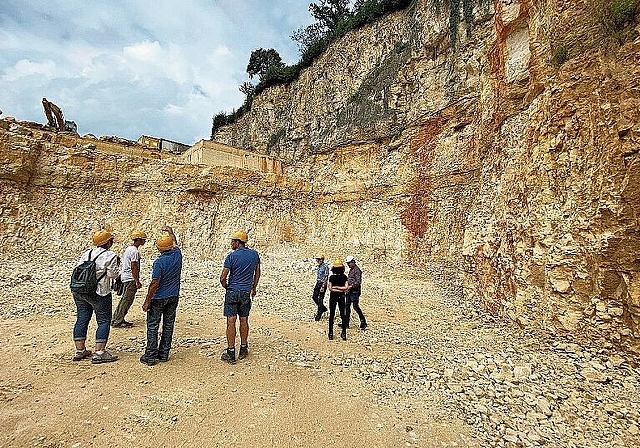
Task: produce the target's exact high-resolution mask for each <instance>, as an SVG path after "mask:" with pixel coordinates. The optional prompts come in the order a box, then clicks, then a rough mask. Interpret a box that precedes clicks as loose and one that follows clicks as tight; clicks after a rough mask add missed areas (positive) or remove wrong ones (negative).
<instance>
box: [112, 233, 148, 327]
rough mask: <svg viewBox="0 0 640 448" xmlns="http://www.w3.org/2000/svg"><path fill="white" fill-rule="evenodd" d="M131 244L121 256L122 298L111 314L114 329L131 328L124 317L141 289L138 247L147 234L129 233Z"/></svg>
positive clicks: (130, 324)
mask: <svg viewBox="0 0 640 448" xmlns="http://www.w3.org/2000/svg"><path fill="white" fill-rule="evenodd" d="M131 240H132V241H133V243H132V244H131V245H129V247H127V248H126V249H125V251H124V255H123V256H122V268H121V269H120V280H122V297H121V298H120V302H119V303H118V306H117V307H116V310H115V311H114V313H113V318H112V319H111V326H112V327H116V328H128V327H132V326H133V324H132V323H131V322H127V321H126V320H125V317H126V315H127V313H128V312H129V308H131V305H132V304H133V301H134V299H135V297H136V291H138V289H140V288H141V287H142V282H140V246H142V245H143V244H144V243H145V242H146V241H147V234H146V233H144V232H142V231H140V230H134V231H133V232H131Z"/></svg>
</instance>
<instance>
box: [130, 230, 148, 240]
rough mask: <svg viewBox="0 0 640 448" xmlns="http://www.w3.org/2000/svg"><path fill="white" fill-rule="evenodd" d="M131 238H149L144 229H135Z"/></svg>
mask: <svg viewBox="0 0 640 448" xmlns="http://www.w3.org/2000/svg"><path fill="white" fill-rule="evenodd" d="M131 239H132V240H138V239H139V240H146V239H147V234H146V233H144V232H143V231H142V230H134V231H133V232H131Z"/></svg>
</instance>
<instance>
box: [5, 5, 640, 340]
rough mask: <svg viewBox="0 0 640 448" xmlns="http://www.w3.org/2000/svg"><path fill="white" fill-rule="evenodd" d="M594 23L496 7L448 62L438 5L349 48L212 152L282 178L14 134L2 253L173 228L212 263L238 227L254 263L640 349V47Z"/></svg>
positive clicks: (261, 102) (586, 16)
mask: <svg viewBox="0 0 640 448" xmlns="http://www.w3.org/2000/svg"><path fill="white" fill-rule="evenodd" d="M594 4H595V3H594ZM594 7H595V6H593V5H592V4H591V3H590V2H583V1H577V0H575V1H567V2H559V1H558V2H554V1H551V0H548V1H516V0H496V1H494V2H493V3H491V2H488V3H485V6H481V7H478V8H476V10H475V23H474V27H473V32H472V35H471V37H467V36H466V35H465V33H464V29H463V28H461V29H460V34H459V36H460V43H459V45H458V46H457V47H456V48H455V49H453V48H451V45H450V40H449V36H448V24H447V21H446V17H445V12H443V11H438V10H436V9H435V8H433V6H432V4H431V2H428V1H417V2H415V4H414V5H413V6H411V7H410V8H409V9H407V10H406V11H402V12H398V13H395V14H392V15H391V16H389V17H387V18H385V19H384V20H382V21H379V22H377V23H375V24H372V25H369V26H367V27H364V28H363V29H360V30H357V31H355V32H352V33H350V34H348V35H347V36H345V37H344V38H343V39H342V40H340V41H338V42H336V43H335V44H333V45H332V46H331V47H330V48H329V50H328V51H327V52H326V54H324V55H323V56H322V57H320V58H319V60H317V61H316V62H314V64H313V65H312V66H311V67H310V68H308V69H306V70H305V71H303V72H302V74H301V75H300V78H299V79H298V80H296V81H295V82H293V83H291V84H290V85H287V86H278V87H272V88H269V89H267V90H265V91H263V92H262V93H261V94H260V95H258V96H257V97H256V98H255V99H254V101H253V105H252V108H251V111H249V112H248V113H247V114H246V115H244V116H243V117H242V118H241V119H240V120H239V121H238V122H237V123H235V124H233V125H228V126H226V127H224V128H221V129H220V130H219V132H218V133H217V134H216V135H215V136H214V138H215V139H216V140H217V141H220V142H222V143H225V144H228V145H230V146H233V147H237V148H244V149H250V150H254V151H256V152H257V153H261V154H269V155H271V156H274V157H277V158H279V159H282V160H284V161H285V162H286V165H285V166H284V168H283V172H282V174H278V173H258V172H250V171H246V170H241V169H235V168H214V167H202V166H201V167H197V166H190V165H186V164H181V163H176V162H172V161H166V160H158V161H152V160H151V159H146V158H144V157H142V156H138V155H125V154H106V153H101V152H99V151H95V150H89V149H86V148H82V147H77V146H73V145H71V146H69V145H67V146H65V138H64V136H62V135H56V134H50V133H48V132H45V131H41V130H37V129H33V128H30V127H28V126H24V125H21V124H20V123H5V122H3V123H5V124H3V126H0V152H1V153H2V160H3V161H4V160H7V161H8V162H3V165H2V166H0V194H1V196H0V199H1V201H0V204H1V206H2V213H1V215H0V231H1V234H2V238H3V244H2V250H3V251H7V250H20V251H28V250H31V249H32V248H34V247H35V248H38V250H60V251H67V250H68V251H71V252H72V253H73V255H74V256H75V253H76V252H77V251H79V250H81V249H82V248H84V246H85V241H86V238H88V235H89V233H90V231H91V230H92V229H95V228H97V227H99V226H100V225H102V224H104V225H111V226H113V227H114V229H115V230H116V231H117V232H118V233H120V234H126V233H127V232H128V231H129V229H130V228H132V227H140V228H146V229H149V228H151V229H160V228H161V227H162V225H163V224H164V222H168V223H173V224H174V225H175V227H176V228H177V229H178V231H179V232H180V233H181V234H182V235H184V241H185V245H186V247H187V250H189V251H191V253H192V254H193V255H194V256H203V257H216V256H219V255H220V254H222V253H224V252H225V251H226V250H228V247H227V246H228V241H227V237H228V234H229V233H230V232H231V231H232V230H234V229H236V228H240V227H245V228H247V229H248V230H249V231H250V236H251V237H252V238H253V242H254V244H255V245H256V246H258V247H259V248H262V249H264V250H274V248H277V247H279V246H282V245H290V246H291V247H295V248H297V249H299V250H300V251H301V253H308V254H312V253H313V252H315V251H316V250H322V251H324V252H326V253H327V254H328V255H329V256H334V255H335V256H338V255H344V254H345V253H347V252H349V253H354V254H355V255H356V256H358V257H360V258H363V259H367V260H369V261H370V262H371V263H379V265H380V266H381V267H382V268H383V267H384V266H385V265H386V266H389V265H410V266H416V267H418V268H420V267H422V266H424V265H426V264H429V263H443V264H446V265H448V266H454V267H456V268H457V271H458V272H459V281H460V282H462V284H463V285H464V300H467V301H470V302H473V303H476V304H477V306H478V307H483V308H485V309H487V310H490V311H491V312H493V313H496V314H498V315H501V316H505V317H509V318H510V319H512V320H513V321H515V322H517V323H518V324H519V325H521V326H523V327H541V328H545V329H548V330H551V331H567V332H571V333H573V334H576V335H588V336H594V337H604V338H607V339H608V340H611V341H615V342H619V343H620V344H621V345H622V346H624V347H627V348H630V349H631V350H638V348H639V347H640V344H639V343H638V341H639V340H640V339H639V338H640V261H639V260H638V254H639V251H638V246H639V245H640V243H639V241H640V240H639V238H638V237H639V236H640V235H639V231H638V230H639V227H638V216H637V210H638V205H640V204H639V200H640V190H639V188H638V187H639V186H640V171H639V170H638V168H639V163H640V160H639V157H640V156H639V153H640V124H639V123H640V120H639V118H640V85H639V84H640V81H639V80H640V56H639V55H640V39H638V37H637V35H638V33H637V30H635V34H633V33H631V34H630V35H629V36H630V37H629V36H627V37H625V38H623V39H617V40H615V42H614V41H612V40H611V39H606V37H607V36H606V35H604V34H602V33H601V30H599V29H598V27H597V23H596V22H594V20H593V17H594V13H593V12H594V9H593V8H594ZM563 23H564V24H567V23H570V24H571V25H572V26H570V27H561V26H558V24H563ZM636 23H637V22H636ZM559 30H564V31H559ZM559 48H568V51H567V53H566V54H565V53H562V54H565V57H566V60H562V61H560V60H558V57H557V56H558V55H559V54H560V52H559V51H558V49H559ZM336 86H340V88H337V87H336ZM276 137H277V138H276ZM43 234H45V235H48V236H51V237H52V240H53V242H51V239H49V240H47V239H43V238H42V235H43ZM79 235H85V236H84V237H83V238H85V239H84V240H82V238H81V237H79ZM51 245H53V246H54V248H55V249H51Z"/></svg>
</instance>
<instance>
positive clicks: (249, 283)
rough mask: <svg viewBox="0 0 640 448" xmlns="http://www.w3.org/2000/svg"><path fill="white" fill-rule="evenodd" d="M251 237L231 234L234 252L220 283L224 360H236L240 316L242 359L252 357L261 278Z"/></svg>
mask: <svg viewBox="0 0 640 448" xmlns="http://www.w3.org/2000/svg"><path fill="white" fill-rule="evenodd" d="M248 239H249V236H248V235H247V232H245V231H244V230H239V231H237V232H234V233H233V235H231V248H232V249H233V252H231V253H230V254H229V255H227V258H225V260H224V268H223V269H222V273H221V274H220V284H221V285H222V287H223V288H224V289H225V290H226V292H225V294H224V315H225V316H226V318H227V329H226V330H227V349H226V350H225V351H224V352H223V353H222V360H223V361H226V362H228V363H229V364H235V363H236V318H237V317H240V353H238V359H244V358H246V357H247V356H249V343H248V338H249V311H250V310H251V299H253V298H254V297H255V295H256V288H257V287H258V281H259V280H260V256H259V255H258V252H257V251H255V250H253V249H249V248H248V247H246V244H247V241H248Z"/></svg>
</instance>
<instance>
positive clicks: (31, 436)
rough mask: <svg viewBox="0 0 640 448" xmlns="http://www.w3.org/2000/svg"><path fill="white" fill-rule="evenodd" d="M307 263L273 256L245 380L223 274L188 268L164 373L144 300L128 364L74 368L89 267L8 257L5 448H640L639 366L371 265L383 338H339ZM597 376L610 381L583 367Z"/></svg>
mask: <svg viewBox="0 0 640 448" xmlns="http://www.w3.org/2000/svg"><path fill="white" fill-rule="evenodd" d="M291 259H292V256H290V255H287V256H281V257H277V256H268V255H265V256H263V278H262V280H261V282H260V285H259V289H258V295H257V296H256V299H255V301H254V306H253V309H252V314H251V317H250V326H251V329H250V339H249V343H250V345H249V350H250V355H249V357H248V358H247V359H245V360H242V361H238V363H237V364H236V365H234V366H230V365H228V364H226V363H224V362H222V361H221V360H220V354H221V353H222V350H223V349H224V347H225V346H226V341H225V337H224V325H225V322H224V318H223V316H222V298H223V294H222V293H223V291H222V289H221V287H220V286H219V285H218V284H217V279H218V276H219V272H220V269H221V266H220V265H219V263H216V262H196V261H193V260H190V259H188V257H187V258H186V259H185V268H184V270H183V282H182V289H181V299H180V304H179V307H178V316H177V320H176V329H175V334H174V344H173V348H172V351H171V354H170V359H169V361H168V362H166V363H160V364H158V365H155V366H152V367H149V366H146V365H144V364H141V363H140V362H139V357H140V355H141V354H142V351H143V348H144V344H145V335H146V329H145V315H144V313H143V312H142V310H141V309H140V305H141V302H142V297H143V293H142V292H139V293H138V297H137V298H136V301H135V303H134V305H133V307H132V309H131V311H130V312H129V315H128V316H127V319H128V320H130V321H132V322H133V323H134V324H135V325H134V327H132V328H129V329H112V331H111V336H110V339H109V343H108V347H107V348H108V349H109V351H111V352H112V353H113V354H117V355H119V356H120V360H118V361H117V362H114V363H110V364H103V365H92V364H91V362H90V361H89V360H85V361H81V362H72V361H71V357H72V355H73V342H72V338H71V331H72V327H73V324H74V322H75V306H74V305H73V301H72V298H71V295H70V293H69V292H68V286H67V283H68V277H69V274H70V272H71V269H72V264H73V261H72V260H69V261H65V262H60V261H59V260H50V261H47V262H43V264H42V266H43V267H44V269H34V266H33V262H32V261H30V260H27V259H12V258H9V257H4V258H3V257H0V290H1V291H2V295H1V296H0V319H1V320H2V325H1V326H0V446H1V447H25V446H33V447H73V448H77V447H87V446H93V447H103V446H114V447H118V446H136V447H147V446H149V447H151V446H154V447H157V446H163V447H176V446H178V447H179V446H186V447H190V446H195V447H217V446H220V447H222V446H252V447H253V446H255V447H259V446H283V447H325V446H340V447H363V446H370V447H405V446H419V447H480V446H501V447H502V446H506V447H511V446H513V447H516V446H541V445H545V446H603V445H601V443H605V444H606V445H607V446H621V447H626V446H637V445H635V441H637V440H638V437H637V433H636V431H637V429H638V424H637V420H638V413H637V402H638V400H637V398H638V391H639V390H640V383H638V381H637V379H638V377H639V376H638V370H637V369H636V368H633V367H630V366H629V365H627V364H626V363H625V362H624V360H623V359H622V358H621V357H620V356H618V355H610V354H608V352H607V353H605V352H604V351H603V350H600V351H598V352H589V349H588V348H579V347H578V346H577V345H576V344H565V343H560V342H558V341H551V342H549V341H545V340H544V339H543V338H538V337H536V336H535V334H534V333H530V332H529V333H527V332H522V331H521V330H520V329H519V328H517V327H515V328H514V327H513V326H511V325H509V324H508V323H504V322H501V323H498V322H494V323H491V322H490V321H487V319H486V316H482V315H481V314H480V313H478V312H476V310H474V309H473V308H472V307H471V306H470V305H469V304H466V303H464V302H463V300H462V293H461V289H460V287H459V286H458V285H457V284H456V282H455V278H454V277H455V274H452V273H451V272H450V271H447V270H446V269H445V270H444V271H438V272H435V274H434V272H433V271H432V272H430V273H429V272H426V271H425V272H420V273H417V272H415V270H413V269H401V268H395V269H391V268H389V267H386V268H385V269H381V268H373V267H371V266H367V265H366V264H365V265H364V266H363V272H364V290H363V296H362V298H361V306H362V308H363V310H364V312H365V314H366V315H367V319H368V323H369V327H368V328H367V330H365V331H361V330H359V329H358V328H357V325H358V319H357V317H356V316H355V314H352V319H353V320H352V328H351V329H350V330H349V332H348V339H347V341H342V340H341V339H340V338H337V339H336V340H333V341H330V340H328V338H327V318H326V315H325V317H324V318H323V319H322V320H321V321H320V322H315V321H314V320H313V314H314V307H313V304H312V301H311V298H310V295H311V290H312V287H313V284H314V279H315V277H314V273H313V272H312V270H311V268H312V266H313V262H312V260H305V259H297V260H295V259H294V261H291ZM151 261H152V260H143V272H149V270H150V262H151ZM116 303H117V298H115V300H114V307H115V305H116ZM94 334H95V321H92V323H91V325H90V327H89V338H88V340H87V343H88V348H90V349H92V348H93V338H94ZM576 347H578V348H576ZM591 353H593V354H591ZM606 356H608V358H606ZM585 357H586V358H585ZM596 360H597V362H596ZM588 363H591V364H588ZM614 364H615V365H614ZM591 365H594V366H596V367H598V368H600V367H602V369H605V370H603V372H604V373H603V375H604V374H607V375H609V376H608V377H607V380H606V382H603V383H601V382H598V381H600V380H598V379H597V378H596V382H589V381H585V379H584V377H583V376H580V374H579V371H576V369H584V367H585V366H587V367H588V366H591ZM606 366H612V367H611V368H609V367H606ZM523 372H524V373H523ZM593 397H597V400H598V402H597V403H595V402H594V399H593ZM634 409H635V410H634ZM585 418H586V419H587V420H588V421H587V422H586V423H585V420H584V419H585Z"/></svg>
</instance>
